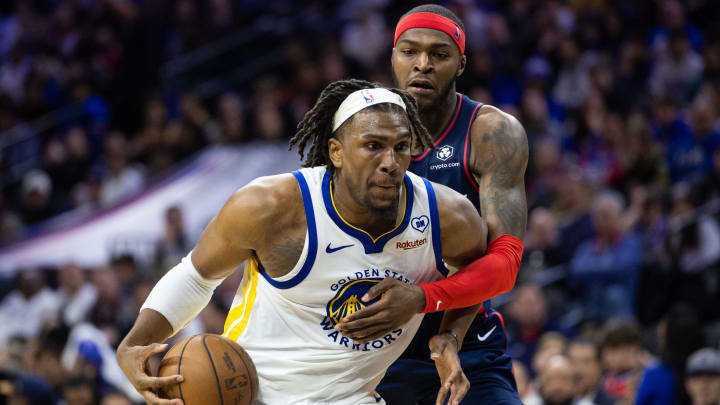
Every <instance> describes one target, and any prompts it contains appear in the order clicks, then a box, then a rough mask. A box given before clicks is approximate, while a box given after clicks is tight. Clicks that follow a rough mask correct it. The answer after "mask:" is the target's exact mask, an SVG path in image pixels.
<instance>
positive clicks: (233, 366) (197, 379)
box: [158, 333, 258, 405]
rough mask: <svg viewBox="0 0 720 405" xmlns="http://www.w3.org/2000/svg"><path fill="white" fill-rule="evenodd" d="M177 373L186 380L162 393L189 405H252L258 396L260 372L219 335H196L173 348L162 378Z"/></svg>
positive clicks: (236, 346) (239, 349) (162, 367)
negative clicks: (258, 375)
mask: <svg viewBox="0 0 720 405" xmlns="http://www.w3.org/2000/svg"><path fill="white" fill-rule="evenodd" d="M175 374H180V375H182V376H183V377H184V381H183V382H181V383H179V384H177V385H174V386H172V387H170V388H168V389H166V390H165V391H164V392H161V393H159V394H160V396H161V397H164V398H168V399H170V398H180V399H182V400H183V402H184V403H185V405H221V404H224V405H250V404H251V403H252V402H253V400H255V398H256V397H257V392H258V377H257V371H256V370H255V365H254V364H253V362H252V360H251V359H250V356H248V354H247V353H246V352H245V350H243V348H242V347H240V345H239V344H237V343H235V342H233V341H232V340H230V339H227V338H224V337H222V336H219V335H212V334H207V333H204V334H200V335H194V336H190V337H188V338H185V339H183V340H182V341H181V342H179V343H177V344H176V345H175V346H173V347H172V349H170V350H169V351H168V352H167V354H166V355H165V357H163V359H162V362H161V363H160V369H159V370H158V376H160V377H165V376H169V375H175Z"/></svg>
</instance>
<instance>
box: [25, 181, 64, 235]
mask: <svg viewBox="0 0 720 405" xmlns="http://www.w3.org/2000/svg"><path fill="white" fill-rule="evenodd" d="M52 189H53V186H52V181H51V180H50V176H48V175H47V173H45V172H44V171H42V170H39V169H34V170H31V171H29V172H27V173H26V174H25V176H23V181H22V211H21V215H22V220H23V222H24V223H25V224H26V225H33V224H37V223H39V222H41V221H44V220H46V219H48V218H50V217H52V216H53V215H54V214H56V213H57V211H56V207H55V206H53V204H52V202H53V201H52V197H53V195H52Z"/></svg>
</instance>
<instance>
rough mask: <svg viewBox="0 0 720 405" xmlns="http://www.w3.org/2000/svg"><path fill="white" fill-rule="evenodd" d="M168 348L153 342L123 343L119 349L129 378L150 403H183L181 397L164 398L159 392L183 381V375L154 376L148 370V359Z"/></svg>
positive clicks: (118, 356) (122, 366)
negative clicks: (132, 344)
mask: <svg viewBox="0 0 720 405" xmlns="http://www.w3.org/2000/svg"><path fill="white" fill-rule="evenodd" d="M166 349H167V344H159V343H153V344H151V345H147V346H128V345H125V342H123V343H121V344H120V346H119V347H118V349H117V354H116V356H117V361H118V364H120V368H121V369H122V371H123V372H124V373H125V376H127V378H128V380H130V382H131V383H132V385H133V386H134V387H135V389H136V390H137V392H139V393H140V395H142V396H143V398H145V402H146V403H147V404H148V405H183V401H182V400H180V399H163V398H160V397H159V396H158V395H157V393H158V392H159V391H161V390H162V389H163V388H165V387H168V386H171V385H173V384H177V383H179V382H182V381H183V376H181V375H179V374H178V375H171V376H167V377H153V376H151V375H150V374H149V371H148V359H149V358H150V356H152V355H153V354H156V353H162V352H163V351H165V350H166Z"/></svg>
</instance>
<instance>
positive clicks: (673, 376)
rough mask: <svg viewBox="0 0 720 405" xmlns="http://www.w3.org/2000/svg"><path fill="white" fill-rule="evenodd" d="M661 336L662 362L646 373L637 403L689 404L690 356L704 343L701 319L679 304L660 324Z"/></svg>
mask: <svg viewBox="0 0 720 405" xmlns="http://www.w3.org/2000/svg"><path fill="white" fill-rule="evenodd" d="M657 334H658V346H659V349H660V361H659V362H656V363H653V364H651V365H649V366H648V367H647V368H646V369H645V371H644V372H643V375H642V379H641V381H640V385H639V387H638V390H637V397H636V399H635V404H637V405H674V404H686V403H688V402H689V398H688V395H687V393H686V392H685V386H684V380H685V378H684V370H685V365H686V362H687V359H688V357H689V356H690V354H691V353H693V352H694V351H696V350H698V349H699V348H701V347H702V346H703V344H704V336H703V335H702V330H701V329H700V321H699V319H698V316H697V314H696V313H695V311H693V310H692V309H691V308H690V307H687V306H682V305H678V306H676V307H674V308H672V309H671V311H670V312H669V313H668V315H667V316H666V317H665V318H664V319H663V320H662V321H661V322H660V324H659V325H658V328H657Z"/></svg>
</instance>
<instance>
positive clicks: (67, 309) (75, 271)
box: [58, 263, 97, 326]
mask: <svg viewBox="0 0 720 405" xmlns="http://www.w3.org/2000/svg"><path fill="white" fill-rule="evenodd" d="M59 281H60V282H59V284H60V286H59V287H60V288H59V291H58V295H59V299H60V304H59V306H60V319H61V320H63V321H64V322H65V324H66V325H68V326H73V325H75V324H77V323H79V322H82V321H84V320H86V319H87V317H88V314H89V313H90V311H91V309H92V307H93V305H95V301H96V300H97V290H96V289H95V286H94V285H92V284H91V283H88V282H86V281H85V274H83V270H82V269H81V268H80V267H79V266H77V265H75V264H72V263H70V264H66V265H65V266H63V267H61V268H60V274H59Z"/></svg>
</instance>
